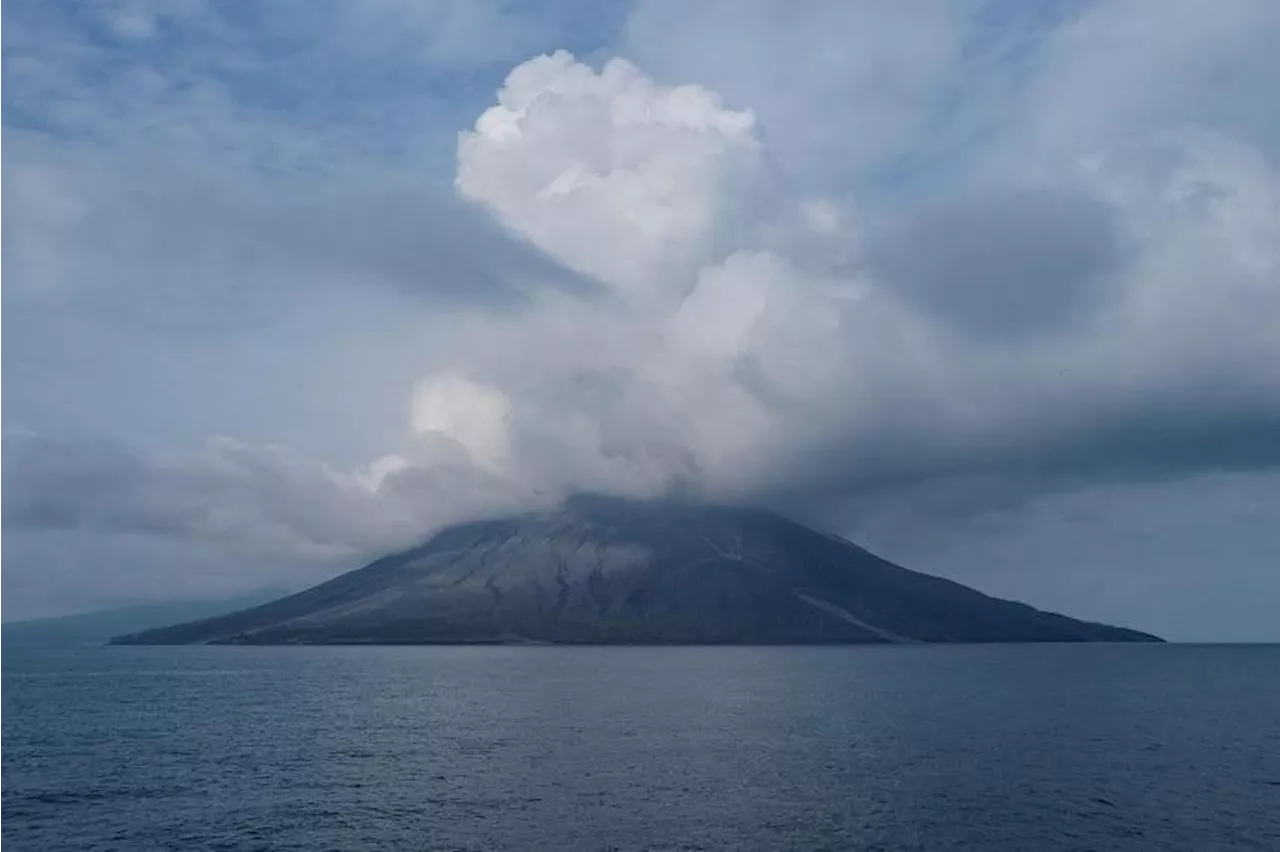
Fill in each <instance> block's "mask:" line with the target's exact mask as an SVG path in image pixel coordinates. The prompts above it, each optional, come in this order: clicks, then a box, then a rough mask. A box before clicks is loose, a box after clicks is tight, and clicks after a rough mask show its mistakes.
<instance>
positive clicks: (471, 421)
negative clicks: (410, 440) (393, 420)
mask: <svg viewBox="0 0 1280 852" xmlns="http://www.w3.org/2000/svg"><path fill="white" fill-rule="evenodd" d="M510 417H511V401H510V400H509V399H508V398H507V396H506V394H504V393H503V392H502V391H500V390H497V389H496V388H491V387H486V386H484V385H481V384H477V383H476V382H473V381H470V380H468V379H466V378H464V377H462V376H459V375H456V374H452V373H450V374H445V375H442V376H438V377H435V378H431V379H428V380H426V381H424V382H422V383H421V384H420V385H418V387H417V389H416V390H415V391H414V396H413V428H414V430H415V431H417V432H429V433H433V434H436V435H440V436H443V437H445V438H448V439H451V440H453V441H457V442H458V443H459V444H461V445H462V447H464V448H465V449H466V451H467V453H468V456H469V458H470V461H471V463H472V464H474V465H475V466H476V467H478V468H480V469H481V470H486V471H489V472H497V471H501V470H502V469H503V467H504V466H505V465H506V463H507V462H508V456H509V455H510V452H511V447H510V439H509V438H508V436H507V424H508V421H509V419H510Z"/></svg>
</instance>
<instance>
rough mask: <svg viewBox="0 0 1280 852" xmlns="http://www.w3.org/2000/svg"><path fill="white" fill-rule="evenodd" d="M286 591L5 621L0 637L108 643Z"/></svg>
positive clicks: (49, 644) (22, 643) (35, 643)
mask: <svg viewBox="0 0 1280 852" xmlns="http://www.w3.org/2000/svg"><path fill="white" fill-rule="evenodd" d="M285 594H288V590H287V589H280V588H269V589H260V590H258V591H255V592H250V593H247V594H243V595H237V596H236V597H233V598H222V599H219V600H206V601H169V602H166V603H153V604H139V605H136V606H126V607H117V608H114V609H103V610H96V611H94V612H85V613H80V614H78V615H66V616H60V617H58V618H38V619H32V620H29V621H13V622H6V623H5V624H3V625H0V641H2V642H3V644H4V645H7V646H10V647H45V648H66V647H73V646H79V645H105V644H107V642H108V641H110V639H111V637H113V636H119V635H120V634H121V633H136V632H138V631H140V630H147V629H149V628H153V627H164V626H165V625H169V624H178V623H180V622H185V621H192V620H194V619H198V618H209V617H210V616H214V615H223V614H225V613H229V612H235V611H237V610H241V609H244V608H245V607H251V606H257V605H258V604H261V603H265V602H267V601H270V600H275V599H276V598H279V597H280V596H281V595H285Z"/></svg>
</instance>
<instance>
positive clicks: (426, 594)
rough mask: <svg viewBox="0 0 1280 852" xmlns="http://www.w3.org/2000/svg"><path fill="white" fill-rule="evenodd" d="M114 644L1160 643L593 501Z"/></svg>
mask: <svg viewBox="0 0 1280 852" xmlns="http://www.w3.org/2000/svg"><path fill="white" fill-rule="evenodd" d="M113 641H114V642H116V643H119V644H184V643H195V642H203V643H210V642H212V643H228V644H284V643H301V644H329V643H383V644H413V643H422V644H431V643H472V642H474V643H488V642H519V641H533V642H557V643H613V644H621V643H637V644H667V643H672V644H674V643H690V644H704V643H705V644H810V643H812V644H844V643H886V642H1080V641H1110V642H1147V641H1160V640H1159V639H1157V638H1156V637H1154V636H1150V635H1147V634H1145V633H1139V632H1137V631H1134V630H1126V629H1123V628H1119V627H1108V626H1106V625H1102V624H1091V623H1088V622H1083V621H1077V620H1075V619H1072V618H1067V617H1065V616H1062V615H1055V614H1052V613H1046V612H1041V611H1040V610H1037V609H1033V608H1032V607H1029V606H1027V605H1025V604H1020V603H1014V602H1012V601H1005V600H1000V599H998V598H993V597H989V596H987V595H984V594H982V593H980V592H977V591H974V590H973V589H970V588H967V587H965V586H962V585H960V584H958V583H954V582H951V581H950V580H943V579H940V578H938V577H931V576H929V575H927V574H920V573H917V572H915V571H909V570H907V569H905V568H900V567H898V566H897V565H894V564H892V563H890V562H887V561H885V560H883V559H881V558H879V557H877V556H875V555H873V554H871V553H868V552H867V551H866V550H863V549H862V548H860V547H858V546H856V545H854V544H851V543H850V542H848V541H845V540H843V539H841V538H837V537H835V536H830V535H825V534H823V533H819V532H816V531H814V530H811V529H809V528H807V527H804V526H801V525H800V524H797V523H795V522H793V521H790V520H788V519H786V518H784V517H782V516H780V515H777V514H774V513H772V512H767V511H763V510H759V509H744V508H736V507H724V506H705V505H697V504H690V503H682V502H675V501H637V500H628V499H622V498H613V497H599V496H580V497H574V498H571V499H570V500H568V501H567V502H566V503H565V504H564V506H563V507H562V508H560V509H559V510H557V511H553V512H538V513H530V514H524V515H516V516H513V517H508V518H500V519H495V520H487V521H477V522H474V523H467V524H460V525H457V526H453V527H449V528H447V529H444V530H442V531H441V532H439V533H438V534H436V535H435V536H434V537H433V538H431V539H430V540H429V541H428V542H427V543H426V544H423V545H421V546H419V547H415V548H413V549H411V550H406V551H404V552H403V553H397V554H394V555H392V556H387V557H385V558H383V559H379V560H377V561H376V562H373V563H371V564H369V565H366V566H365V567H363V568H360V569H358V570H355V571H351V572H349V573H346V574H343V575H341V576H339V577H336V578H334V579H332V580H330V581H328V582H326V583H322V584H321V585H319V586H316V587H314V588H312V589H309V590H307V591H304V592H301V593H299V594H295V595H290V596H289V597H285V598H281V599H280V600H276V601H273V602H271V603H267V604H264V605H262V606H257V607H254V608H252V609H246V610H242V611H240V612H236V613H232V614H229V615H223V616H218V617H216V618H209V619H204V620H202V621H194V622H189V623H186V624H179V625H176V626H173V627H164V628H158V629H155V630H146V631H143V632H141V633H135V634H131V635H128V636H121V637H117V638H116V639H115V640H113Z"/></svg>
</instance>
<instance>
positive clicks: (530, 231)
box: [3, 0, 1280, 640]
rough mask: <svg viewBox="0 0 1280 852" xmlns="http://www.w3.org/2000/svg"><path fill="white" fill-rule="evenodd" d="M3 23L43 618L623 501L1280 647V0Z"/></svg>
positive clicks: (610, 7) (207, 11) (37, 7)
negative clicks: (658, 500) (506, 514)
mask: <svg viewBox="0 0 1280 852" xmlns="http://www.w3.org/2000/svg"><path fill="white" fill-rule="evenodd" d="M3 15H4V20H3V41H4V45H3V46H4V146H3V157H4V180H3V204H4V207H3V214H4V215H3V231H4V233H3V239H4V244H3V389H4V400H3V401H4V408H3V430H4V437H3V441H4V451H3V452H4V455H3V479H4V482H3V486H4V495H3V496H4V504H3V509H4V528H3V546H4V553H3V557H4V563H3V568H4V573H3V614H4V618H5V619H6V620H11V619H16V618H22V617H34V616H39V615H48V614H56V613H65V612H72V611H78V610H85V609H91V608H96V607H100V606H104V605H111V604H116V603H123V602H132V601H138V600H157V599H171V598H179V597H182V598H187V597H200V596H216V595H223V594H229V593H232V592H238V591H241V590H245V589H250V588H256V587H261V586H265V585H276V584H285V585H290V586H298V587H301V586H302V585H306V584H309V583H312V582H316V581H319V580H322V579H325V578H327V577H328V576H331V575H332V574H334V573H336V572H338V571H340V570H346V569H349V568H352V567H356V566H357V565H359V564H360V563H361V561H362V560H364V559H366V558H369V557H371V556H375V555H378V554H380V553H384V552H386V551H389V550H392V549H395V548H398V547H402V546H405V545H407V544H409V543H412V542H414V541H416V540H418V539H419V538H421V537H422V536H424V535H425V534H427V533H429V532H430V530H432V529H433V528H436V527H439V526H441V525H443V524H447V523H451V522H454V521H458V520H461V519H466V518H471V517H475V516H478V515H484V514H489V513H495V512H502V511H510V510H513V509H518V508H523V507H528V506H537V505H544V504H551V503H554V502H555V501H556V500H558V499H559V498H560V497H562V496H563V495H565V494H567V493H570V492H573V491H576V490H599V491H609V492H615V493H624V494H631V495H639V496H647V495H658V494H664V493H672V492H675V493H680V494H684V495H691V496H695V497H700V498H705V499H709V500H721V501H735V502H750V503H760V504H763V505H768V506H772V507H775V508H779V509H781V510H783V511H786V512H788V513H790V514H792V515H794V516H796V517H797V518H799V519H801V520H804V521H808V522H811V523H814V524H816V525H819V526H821V527H824V528H827V529H831V530H833V531H836V532H839V533H841V534H844V535H847V536H849V537H850V538H853V539H854V540H857V541H859V542H860V543H862V544H864V545H866V546H868V547H870V548H872V549H873V550H876V551H878V552H880V553H882V554H883V555H885V556H887V557H889V558H892V559H895V560H897V561H899V562H901V563H903V564H905V565H907V566H908V567H912V568H916V569H918V570H923V571H928V572H931V573H936V574H940V575H944V576H948V577H952V578H954V579H957V580H959V581H961V582H964V583H968V584H970V585H973V586H975V587H977V588H979V589H982V590H984V591H987V592H990V593H993V594H998V595H1002V596H1009V597H1015V598H1018V599H1022V600H1025V601H1027V602H1029V603H1032V604H1034V605H1036V606H1040V607H1043V608H1049V609H1056V610H1060V611H1064V612H1066V613H1068V614H1071V615H1075V616H1079V617H1084V618H1091V619H1097V620H1104V621H1111V622H1116V623H1121V624H1125V625H1129V626H1133V627H1137V628H1141V629H1144V630H1151V631H1154V632H1157V633H1160V634H1162V635H1165V636H1168V637H1170V638H1175V639H1187V640H1280V618H1277V617H1276V613H1277V612H1280V108H1277V101H1276V95H1275V93H1274V84H1275V81H1276V80H1280V51H1277V50H1276V49H1275V44H1276V42H1277V40H1280V3H1276V2H1273V0H1216V2H1205V1H1204V0H1095V2H1086V0H1064V2H1042V3H1028V2H1024V0H987V1H986V2H982V0H973V2H968V1H967V0H956V2H931V0H914V2H910V3H884V2H852V0H832V2H786V3H783V2H746V0H721V1H720V2H716V0H704V1H703V2H697V3H690V2H665V0H656V1H655V0H637V2H633V3H625V2H624V3H605V2H597V1H596V0H563V2H553V3H533V2H498V0H465V2H456V3H452V2H410V0H364V2H360V3H345V2H344V3H337V2H335V3H325V2H310V0H307V2H303V0H295V1H294V2H289V0H283V1H282V2H270V3H262V4H257V3H254V4H247V3H238V2H227V3H214V2H204V0H189V2H183V1H182V0H179V2H165V3H157V4H154V5H153V4H147V3H142V2H114V0H111V1H110V2H91V3H67V2H49V1H48V0H28V2H21V0H6V2H5V3H4V7H3Z"/></svg>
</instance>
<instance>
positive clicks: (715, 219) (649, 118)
mask: <svg viewBox="0 0 1280 852" xmlns="http://www.w3.org/2000/svg"><path fill="white" fill-rule="evenodd" d="M754 124H755V120H754V117H753V116H752V115H751V113H749V112H738V111H734V110H731V109H728V108H726V107H724V106H723V105H722V104H721V102H720V98H719V97H718V96H717V95H716V94H715V93H714V92H711V91H709V90H707V89H704V88H702V87H700V86H694V85H685V86H674V87H667V86H661V85H658V84H657V83H655V82H654V81H653V80H651V79H649V78H648V77H646V76H645V75H644V74H643V73H641V71H640V70H639V69H638V68H636V67H635V66H634V65H632V64H631V63H629V62H627V61H625V60H621V59H615V60H612V61H610V62H609V63H607V64H606V65H605V66H604V68H603V69H601V70H600V71H599V72H596V71H595V70H593V69H591V68H589V67H588V66H586V65H583V64H581V63H579V62H576V61H575V60H574V58H573V57H572V56H571V55H569V54H568V53H567V52H565V51H559V52H557V53H555V54H553V55H551V56H540V57H538V58H536V59H532V60H529V61H528V62H525V63H524V64H522V65H520V66H518V67H517V68H516V69H515V70H514V71H512V72H511V74H510V75H509V76H508V77H507V80H506V83H505V84H504V86H503V88H502V89H501V91H499V93H498V103H497V105H496V106H493V107H490V108H489V109H488V110H487V111H486V112H485V113H484V114H483V115H482V116H480V118H479V120H478V121H477V122H476V125H475V129H474V130H471V131H467V132H465V133H463V134H462V136H461V138H460V140H459V143H458V177H457V186H458V190H459V191H460V192H461V193H462V194H463V195H464V196H465V197H467V198H470V199H473V200H475V201H478V202H480V203H482V204H484V205H485V206H487V207H489V208H490V209H492V210H493V212H494V213H495V214H496V215H497V216H498V217H499V218H500V219H501V220H502V221H503V222H505V223H506V224H507V225H508V226H510V227H511V228H513V229H514V230H516V231H518V232H519V233H521V234H523V235H524V236H526V237H527V238H528V239H529V240H531V241H532V242H533V243H535V244H536V245H538V246H539V247H541V248H542V249H543V250H545V251H546V252H548V253H549V254H551V255H552V256H553V257H556V258H558V259H560V260H562V261H564V262H565V263H567V264H568V265H570V266H572V267H574V268H575V269H578V270H580V271H582V272H585V273H587V274H589V275H593V276H596V277H597V278H599V279H600V280H602V281H604V282H606V283H608V284H610V285H612V286H614V287H617V288H619V289H621V290H624V291H626V290H632V291H634V290H636V289H640V288H643V289H645V290H648V291H652V290H653V289H654V288H655V287H656V286H657V285H658V284H659V283H660V282H663V281H664V280H666V279H668V278H669V277H673V276H678V274H679V273H680V272H681V271H682V270H683V269H684V267H685V266H686V265H687V264H689V263H690V262H693V261H696V260H697V259H699V258H700V257H701V256H703V255H702V253H703V252H705V251H706V250H707V248H708V244H709V243H710V242H712V241H713V240H714V237H715V236H716V233H715V232H716V229H717V228H718V227H719V226H720V225H721V223H722V221H723V220H724V218H725V213H726V211H727V209H728V205H730V204H732V203H733V201H734V193H735V192H736V191H738V190H739V189H740V188H743V187H744V185H746V184H748V183H750V181H752V180H753V179H754V178H755V173H756V172H757V171H758V169H759V163H758V157H757V155H758V151H759V143H758V140H757V139H756V135H755V130H754Z"/></svg>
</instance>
